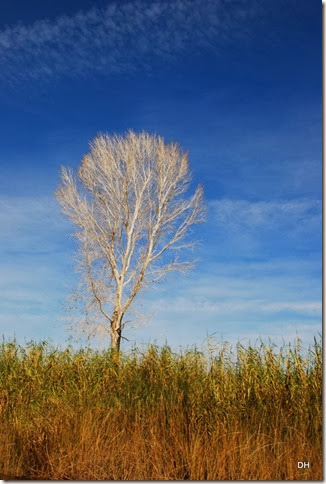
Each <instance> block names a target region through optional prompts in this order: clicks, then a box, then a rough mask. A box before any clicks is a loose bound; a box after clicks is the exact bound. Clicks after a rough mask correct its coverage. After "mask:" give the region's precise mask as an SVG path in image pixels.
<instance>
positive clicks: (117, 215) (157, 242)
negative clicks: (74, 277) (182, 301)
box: [56, 131, 204, 347]
mask: <svg viewBox="0 0 326 484" xmlns="http://www.w3.org/2000/svg"><path fill="white" fill-rule="evenodd" d="M190 182H191V176H190V172H189V166H188V155H187V153H184V152H182V150H181V149H180V148H179V146H178V145H177V144H176V143H170V144H166V143H165V142H164V140H163V138H161V137H160V136H156V135H154V136H151V135H149V134H148V133H145V132H143V133H140V134H136V133H134V132H132V131H130V132H128V133H127V134H126V135H125V136H117V135H114V136H108V135H106V134H105V135H99V136H97V137H96V138H95V139H94V140H93V141H92V143H91V144H90V152H89V153H88V154H87V155H86V156H84V158H83V160H82V162H81V165H80V167H79V169H78V175H77V176H75V175H74V174H73V172H72V170H71V169H69V168H62V170H61V185H60V186H59V188H58V190H57V192H56V196H57V198H58V200H59V202H60V204H61V206H62V210H63V212H64V213H65V214H66V215H67V216H68V217H69V218H70V220H71V222H72V223H73V224H74V226H75V227H76V232H75V236H76V238H77V240H78V242H79V244H80V247H81V248H82V250H81V252H80V253H81V259H82V262H81V264H80V266H79V270H80V271H81V272H82V273H83V274H84V278H85V284H84V287H85V288H86V289H87V291H88V292H89V297H90V301H94V303H95V302H96V306H97V307H98V310H99V313H100V314H101V315H102V316H103V317H104V318H105V319H106V320H107V321H109V324H110V326H111V327H110V334H111V338H112V345H113V346H115V347H119V344H120V339H121V331H122V329H123V323H122V319H123V317H124V314H125V312H126V311H127V310H128V309H129V307H130V305H131V303H132V302H133V300H134V298H135V297H136V295H137V294H138V293H139V291H141V289H142V288H144V287H145V286H146V285H148V284H149V281H151V282H155V281H158V280H160V279H161V278H162V277H164V276H165V275H166V274H167V273H168V272H170V271H174V270H178V271H183V270H188V269H189V268H190V267H191V263H190V262H187V261H180V260H178V259H177V258H172V260H170V261H169V260H167V258H168V254H169V253H170V251H174V253H175V252H176V251H181V250H182V249H186V248H190V247H192V246H193V241H191V240H187V239H186V235H187V234H189V229H190V227H191V226H192V225H194V224H197V223H199V222H202V221H203V220H204V203H203V190H202V188H201V187H198V188H197V189H196V191H195V193H194V195H193V196H192V197H190V198H189V197H187V196H186V193H187V191H188V189H189V187H190ZM162 258H163V259H164V262H163V260H162V263H161V264H160V265H158V264H157V262H158V261H160V260H161V259H162ZM89 308H92V311H93V310H94V304H93V303H92V304H91V305H90V306H89ZM92 314H93V313H92ZM94 324H95V323H94Z"/></svg>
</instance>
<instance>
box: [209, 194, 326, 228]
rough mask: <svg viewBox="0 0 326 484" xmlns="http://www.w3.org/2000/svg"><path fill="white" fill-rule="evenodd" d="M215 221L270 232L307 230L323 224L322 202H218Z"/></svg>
mask: <svg viewBox="0 0 326 484" xmlns="http://www.w3.org/2000/svg"><path fill="white" fill-rule="evenodd" d="M210 207H211V208H212V210H213V212H214V218H215V221H216V222H217V223H219V224H223V225H225V226H227V227H229V228H236V227H247V228H250V227H251V228H253V229H256V228H259V229H261V228H266V229H270V230H274V229H275V228H277V229H278V228H280V227H283V226H284V228H287V230H292V229H293V227H298V228H302V224H304V225H305V226H306V228H308V227H310V226H311V225H315V226H316V225H318V224H320V223H321V202H320V201H319V200H290V201H282V200H280V201H258V202H251V201H248V200H228V199H224V200H215V201H211V202H210Z"/></svg>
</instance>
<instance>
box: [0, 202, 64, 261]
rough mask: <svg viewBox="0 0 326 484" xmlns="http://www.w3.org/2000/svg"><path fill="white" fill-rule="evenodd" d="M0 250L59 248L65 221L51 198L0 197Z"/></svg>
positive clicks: (37, 250) (33, 250) (61, 243)
mask: <svg viewBox="0 0 326 484" xmlns="http://www.w3.org/2000/svg"><path fill="white" fill-rule="evenodd" d="M0 226H1V238H0V250H1V251H4V252H7V253H8V252H10V253H14V252H16V253H17V252H20V253H25V254H26V253H29V254H33V253H40V252H43V253H49V252H52V251H54V250H58V249H60V248H62V245H63V243H64V242H65V239H66V238H67V237H66V236H67V234H68V227H69V226H68V223H67V222H66V220H65V219H64V217H63V216H62V214H61V213H60V209H59V206H58V204H57V203H56V201H55V200H54V198H53V197H50V196H44V197H39V198H36V197H10V196H7V197H4V196H3V197H0Z"/></svg>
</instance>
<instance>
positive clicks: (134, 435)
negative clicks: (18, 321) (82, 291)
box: [0, 341, 322, 480]
mask: <svg viewBox="0 0 326 484" xmlns="http://www.w3.org/2000/svg"><path fill="white" fill-rule="evenodd" d="M321 399H322V356H321V343H320V342H318V341H315V345H314V347H312V348H310V349H309V350H307V351H305V352H303V351H302V350H301V349H300V343H299V342H298V343H297V344H295V345H294V346H292V347H291V346H287V347H284V348H281V349H276V348H275V347H273V346H272V345H270V346H266V345H264V344H262V343H261V344H258V345H255V346H249V347H246V348H245V347H243V346H241V345H240V344H239V345H238V346H237V348H236V349H235V350H234V352H230V351H229V350H228V347H227V346H221V348H220V350H216V351H215V352H211V353H208V354H203V353H201V352H199V351H197V350H195V349H193V350H189V351H185V352H183V353H182V352H179V353H174V352H172V351H171V349H169V347H167V346H165V347H163V348H158V347H156V346H149V347H148V348H147V349H146V350H144V351H139V350H134V351H131V352H130V353H129V354H121V355H120V357H118V356H117V354H110V353H109V352H96V351H94V350H91V349H84V350H80V351H74V350H73V349H72V348H68V349H67V350H58V349H55V348H52V347H50V346H49V345H48V344H47V343H42V344H36V343H30V344H26V345H25V346H24V347H21V346H19V345H18V344H17V343H15V342H3V343H2V345H1V346H0V428H1V433H0V478H1V477H2V478H5V479H10V478H16V479H17V478H23V479H42V480H44V479H52V480H63V479H70V480H254V479H255V480H270V479H272V480H320V479H322V441H321V439H322V404H321ZM298 462H309V468H298Z"/></svg>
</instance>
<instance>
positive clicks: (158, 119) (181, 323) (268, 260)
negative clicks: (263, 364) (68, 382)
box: [0, 0, 322, 347]
mask: <svg viewBox="0 0 326 484" xmlns="http://www.w3.org/2000/svg"><path fill="white" fill-rule="evenodd" d="M0 65H1V68H0V113H1V114H0V123H1V133H2V142H1V150H0V159H1V164H0V220H1V238H0V288H1V291H0V329H1V333H2V334H3V335H4V336H5V337H6V338H12V337H13V336H16V337H17V339H18V340H20V341H24V339H27V340H30V339H34V340H39V339H44V338H46V339H48V338H51V339H52V340H53V341H54V342H56V343H63V344H64V343H65V341H66V339H67V333H66V328H65V320H66V319H67V313H66V311H65V309H64V302H65V297H66V296H67V295H68V294H69V292H70V291H71V290H72V289H74V287H75V285H76V282H77V281H78V276H77V275H76V274H74V271H73V266H74V261H73V254H74V250H75V247H74V243H73V241H72V240H71V239H70V238H69V233H70V232H71V227H70V225H69V222H68V221H67V220H65V219H64V217H63V216H62V215H61V213H60V209H59V207H58V205H57V202H56V200H55V198H54V191H55V189H56V187H57V185H58V183H59V167H60V165H70V166H72V167H73V168H76V167H77V166H78V164H79V162H80V160H81V158H82V156H83V155H84V154H85V153H86V152H87V151H88V143H89V141H90V140H91V139H92V138H94V136H96V134H97V133H98V132H101V131H102V132H103V131H105V132H108V133H120V134H122V133H124V132H126V131H127V130H128V129H133V130H135V131H141V130H146V131H149V132H151V133H154V132H155V133H158V134H160V135H161V136H163V137H164V138H165V139H166V141H171V140H176V141H178V142H179V143H180V145H181V146H182V148H183V149H185V150H187V151H188V152H189V160H190V165H191V169H192V172H193V182H194V186H195V185H196V184H197V183H202V184H203V186H204V190H205V200H206V204H207V222H206V223H205V224H204V225H201V226H200V227H198V228H197V229H196V231H195V235H196V237H197V238H198V239H200V243H199V245H198V247H197V249H196V253H195V256H196V257H198V259H199V261H198V263H197V266H196V268H195V269H194V270H193V271H192V272H191V273H189V274H187V275H186V276H182V277H181V276H180V275H175V274H174V275H171V276H170V277H169V279H167V280H165V281H164V282H162V283H160V284H159V285H157V286H156V287H155V288H153V289H151V290H148V291H146V292H144V293H143V294H142V295H141V296H140V297H139V298H138V300H137V304H136V306H137V309H139V310H140V311H142V312H143V313H145V315H146V317H147V319H148V324H147V325H146V326H144V327H141V328H137V329H133V328H131V329H130V330H129V331H128V332H127V333H126V336H127V337H128V338H130V340H131V343H130V344H138V345H139V344H142V343H144V342H148V341H154V340H155V341H156V342H157V343H164V342H165V340H167V341H168V343H170V344H171V346H173V347H178V346H180V345H181V346H186V345H192V344H197V345H199V346H200V345H201V344H202V343H203V341H204V340H205V338H206V337H207V335H208V334H213V333H214V334H215V338H216V339H217V340H220V339H223V340H226V341H229V342H235V341H238V340H241V341H242V342H244V343H248V341H249V340H250V341H251V342H254V341H255V340H256V339H257V338H258V337H262V338H265V339H267V338H268V337H270V338H271V339H272V341H274V342H275V343H277V344H281V343H282V341H285V342H289V341H293V340H294V338H295V337H296V335H298V336H299V337H301V338H302V340H303V342H304V344H305V345H308V344H309V343H311V341H312V339H313V336H314V335H317V333H318V331H321V188H322V185H321V3H320V2H318V1H316V0H311V1H310V2H307V1H303V0H299V1H298V0H296V1H294V0H274V1H273V2H268V1H267V0H266V1H261V0H260V1H256V0H249V1H242V0H233V1H229V0H207V1H206V0H201V1H197V0H179V1H177V0H176V1H163V0H162V1H144V0H134V1H132V2H126V1H119V2H110V1H104V0H102V1H92V2H91V1H86V0H84V1H78V2H77V1H65V2H63V1H57V2H50V1H42V2H41V1H39V0H30V1H29V2H21V1H20V2H18V1H16V0H12V1H10V2H5V4H4V6H3V7H2V15H1V19H0ZM124 345H125V347H127V346H128V345H127V344H126V343H124Z"/></svg>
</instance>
